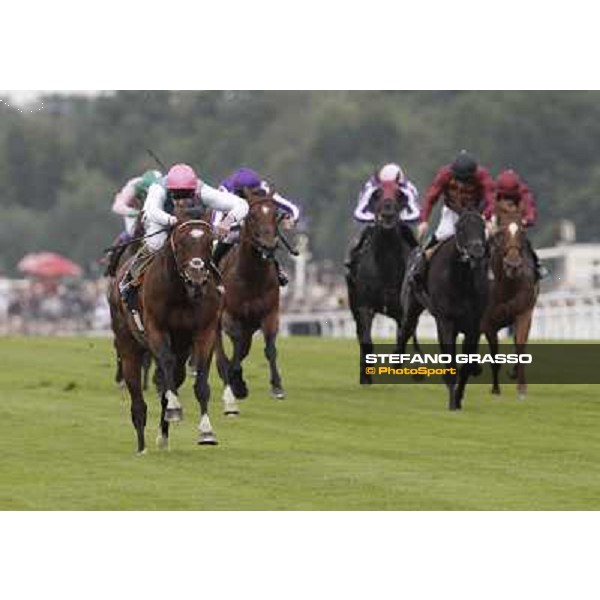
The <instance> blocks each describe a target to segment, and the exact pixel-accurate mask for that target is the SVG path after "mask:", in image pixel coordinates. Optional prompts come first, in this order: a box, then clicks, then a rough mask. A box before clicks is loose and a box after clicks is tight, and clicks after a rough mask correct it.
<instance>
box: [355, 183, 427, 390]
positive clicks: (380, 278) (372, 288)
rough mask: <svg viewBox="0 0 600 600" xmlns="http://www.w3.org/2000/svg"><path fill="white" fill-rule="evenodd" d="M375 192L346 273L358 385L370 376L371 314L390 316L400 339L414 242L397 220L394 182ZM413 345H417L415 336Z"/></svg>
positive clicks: (399, 200)
mask: <svg viewBox="0 0 600 600" xmlns="http://www.w3.org/2000/svg"><path fill="white" fill-rule="evenodd" d="M375 194H376V195H375V197H374V199H373V200H374V213H375V222H374V224H373V225H372V226H371V230H370V232H366V235H368V236H369V237H368V238H367V239H366V240H365V243H364V244H363V248H362V251H361V253H360V255H359V256H358V257H357V259H356V261H355V262H354V263H353V266H352V267H351V270H350V271H349V272H348V273H347V275H346V286H347V289H348V303H349V305H350V311H351V312H352V316H353V317H354V321H355V323H356V335H357V338H358V343H359V344H360V350H361V369H360V383H361V384H370V383H371V376H370V375H367V374H366V373H365V355H366V354H367V353H370V352H372V349H373V340H372V337H371V327H372V324H373V319H374V317H375V314H376V313H379V314H382V315H386V316H388V317H390V318H392V319H394V320H395V321H396V323H397V326H398V329H397V335H396V338H397V340H398V339H399V338H400V325H401V320H402V306H401V303H400V289H401V286H402V281H403V279H404V272H405V269H406V262H407V258H408V255H409V254H410V251H411V250H412V248H414V247H415V246H416V244H417V242H416V240H415V239H414V237H413V235H412V232H411V231H410V229H409V228H408V226H406V225H404V224H403V223H402V222H401V221H400V220H399V216H400V211H401V210H402V208H403V200H404V197H403V195H402V194H401V192H400V190H399V188H398V186H397V184H391V185H385V186H382V188H381V189H380V190H378V191H377V192H376V193H375ZM415 346H416V347H417V348H418V343H417V341H416V338H415Z"/></svg>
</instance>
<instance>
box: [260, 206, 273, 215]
mask: <svg viewBox="0 0 600 600" xmlns="http://www.w3.org/2000/svg"><path fill="white" fill-rule="evenodd" d="M262 211H263V214H265V215H268V214H269V213H270V212H271V208H270V207H269V206H263V207H262Z"/></svg>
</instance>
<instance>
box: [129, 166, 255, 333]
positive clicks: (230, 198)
mask: <svg viewBox="0 0 600 600" xmlns="http://www.w3.org/2000/svg"><path fill="white" fill-rule="evenodd" d="M190 200H192V201H194V202H195V203H198V204H200V205H201V206H202V205H203V206H205V207H207V208H212V209H215V210H221V211H225V212H227V217H225V218H224V219H223V220H222V221H221V222H220V223H219V224H218V225H217V226H216V229H217V233H218V234H220V235H225V234H227V233H228V232H229V230H230V228H231V226H232V225H233V224H234V223H239V222H240V221H241V220H242V219H243V218H244V217H245V216H246V214H247V213H248V203H247V202H246V201H244V200H242V199H241V198H238V197H237V196H234V195H233V194H230V193H228V192H223V191H220V190H216V189H215V188H213V187H211V186H209V185H208V184H206V183H204V182H203V181H202V180H200V179H198V177H197V176H196V173H195V172H194V170H193V169H192V167H190V166H189V165H186V164H177V165H174V166H172V167H171V168H170V169H169V172H168V174H167V176H166V177H164V178H162V179H159V180H158V181H156V182H155V183H153V184H152V185H151V186H150V189H149V190H148V195H147V197H146V202H145V203H144V208H143V224H144V228H145V234H146V238H145V240H144V244H143V246H142V247H141V248H140V249H139V250H138V252H137V254H136V255H135V257H134V259H133V260H132V262H131V265H130V267H129V270H128V272H127V273H126V274H125V276H124V277H123V279H122V281H121V282H120V283H119V291H120V292H121V295H122V297H123V300H124V301H125V304H126V305H127V307H128V308H129V309H130V310H131V311H132V312H134V317H135V316H136V314H137V313H136V303H135V293H134V292H135V288H136V285H137V280H138V278H139V275H140V274H141V273H142V271H143V269H144V268H145V267H146V266H147V265H148V264H149V263H150V260H151V259H152V257H153V256H154V255H155V254H156V252H158V251H159V250H160V249H161V248H162V247H163V245H164V243H165V242H166V241H167V238H168V235H169V234H168V229H169V228H171V227H174V226H175V225H177V217H175V216H174V215H173V214H172V213H173V210H174V208H175V204H177V203H178V202H179V201H184V202H189V201H190ZM136 322H137V319H136ZM138 326H139V324H138Z"/></svg>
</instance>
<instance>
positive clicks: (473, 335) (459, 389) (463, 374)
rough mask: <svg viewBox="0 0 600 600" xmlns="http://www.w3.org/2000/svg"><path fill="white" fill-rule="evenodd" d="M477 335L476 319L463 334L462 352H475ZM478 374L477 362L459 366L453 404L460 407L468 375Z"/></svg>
mask: <svg viewBox="0 0 600 600" xmlns="http://www.w3.org/2000/svg"><path fill="white" fill-rule="evenodd" d="M479 335H480V333H479V321H477V322H476V323H474V324H473V326H472V327H471V331H470V332H469V333H467V334H465V340H464V342H463V345H462V351H463V354H477V350H478V348H479ZM480 374H481V365H479V364H465V365H463V366H462V367H461V368H460V370H459V373H458V385H457V386H456V390H455V393H454V398H455V404H456V407H457V408H458V409H461V408H462V399H463V396H464V394H465V388H466V386H467V381H469V376H471V375H474V376H477V375H480Z"/></svg>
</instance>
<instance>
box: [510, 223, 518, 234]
mask: <svg viewBox="0 0 600 600" xmlns="http://www.w3.org/2000/svg"><path fill="white" fill-rule="evenodd" d="M518 231H519V226H518V225H517V224H516V223H511V224H510V225H509V226H508V233H510V235H512V236H513V237H515V235H517V232H518Z"/></svg>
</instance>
